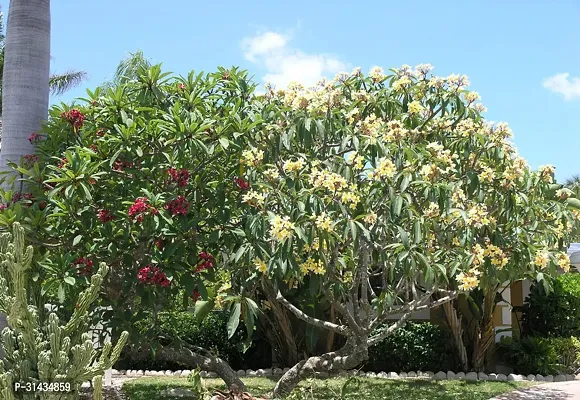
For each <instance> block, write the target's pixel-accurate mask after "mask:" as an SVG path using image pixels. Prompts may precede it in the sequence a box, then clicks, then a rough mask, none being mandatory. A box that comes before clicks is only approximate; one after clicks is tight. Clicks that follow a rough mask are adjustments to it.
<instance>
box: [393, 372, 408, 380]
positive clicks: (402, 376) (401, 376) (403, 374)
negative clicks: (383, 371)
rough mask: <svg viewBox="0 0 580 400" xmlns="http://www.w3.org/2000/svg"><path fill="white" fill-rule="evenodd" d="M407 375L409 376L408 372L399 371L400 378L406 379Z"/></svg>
mask: <svg viewBox="0 0 580 400" xmlns="http://www.w3.org/2000/svg"><path fill="white" fill-rule="evenodd" d="M393 373H396V372H393ZM407 377H408V376H407V373H406V372H399V378H401V379H406V378H407Z"/></svg>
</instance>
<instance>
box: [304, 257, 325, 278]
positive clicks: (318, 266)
mask: <svg viewBox="0 0 580 400" xmlns="http://www.w3.org/2000/svg"><path fill="white" fill-rule="evenodd" d="M300 270H301V271H302V273H303V274H307V273H309V272H312V273H314V274H317V275H322V274H324V272H326V269H325V268H324V263H323V262H322V261H321V260H318V261H315V260H314V259H313V258H312V257H308V260H306V261H305V262H303V263H302V264H300Z"/></svg>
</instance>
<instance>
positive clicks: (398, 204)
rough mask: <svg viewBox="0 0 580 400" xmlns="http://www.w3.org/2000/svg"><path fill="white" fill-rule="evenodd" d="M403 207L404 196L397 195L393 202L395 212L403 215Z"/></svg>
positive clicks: (397, 214)
mask: <svg viewBox="0 0 580 400" xmlns="http://www.w3.org/2000/svg"><path fill="white" fill-rule="evenodd" d="M402 207H403V198H402V197H401V196H397V197H395V201H394V202H393V213H394V214H395V215H396V216H397V217H398V216H399V215H401V208H402Z"/></svg>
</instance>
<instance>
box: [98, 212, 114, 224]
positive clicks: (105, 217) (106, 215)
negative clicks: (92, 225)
mask: <svg viewBox="0 0 580 400" xmlns="http://www.w3.org/2000/svg"><path fill="white" fill-rule="evenodd" d="M98 218H99V221H101V222H102V223H103V224H104V223H106V222H109V221H112V220H113V219H115V216H114V215H113V214H112V213H111V211H109V210H107V209H102V210H99V213H98Z"/></svg>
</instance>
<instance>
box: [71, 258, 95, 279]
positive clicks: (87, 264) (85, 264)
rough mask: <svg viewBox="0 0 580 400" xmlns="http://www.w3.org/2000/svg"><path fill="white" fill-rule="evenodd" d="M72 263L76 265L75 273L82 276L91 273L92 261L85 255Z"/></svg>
mask: <svg viewBox="0 0 580 400" xmlns="http://www.w3.org/2000/svg"><path fill="white" fill-rule="evenodd" d="M73 265H75V266H76V267H77V274H78V275H82V276H88V275H92V274H93V262H92V261H91V260H89V259H88V258H85V257H80V258H79V259H77V260H76V261H75V262H73Z"/></svg>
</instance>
